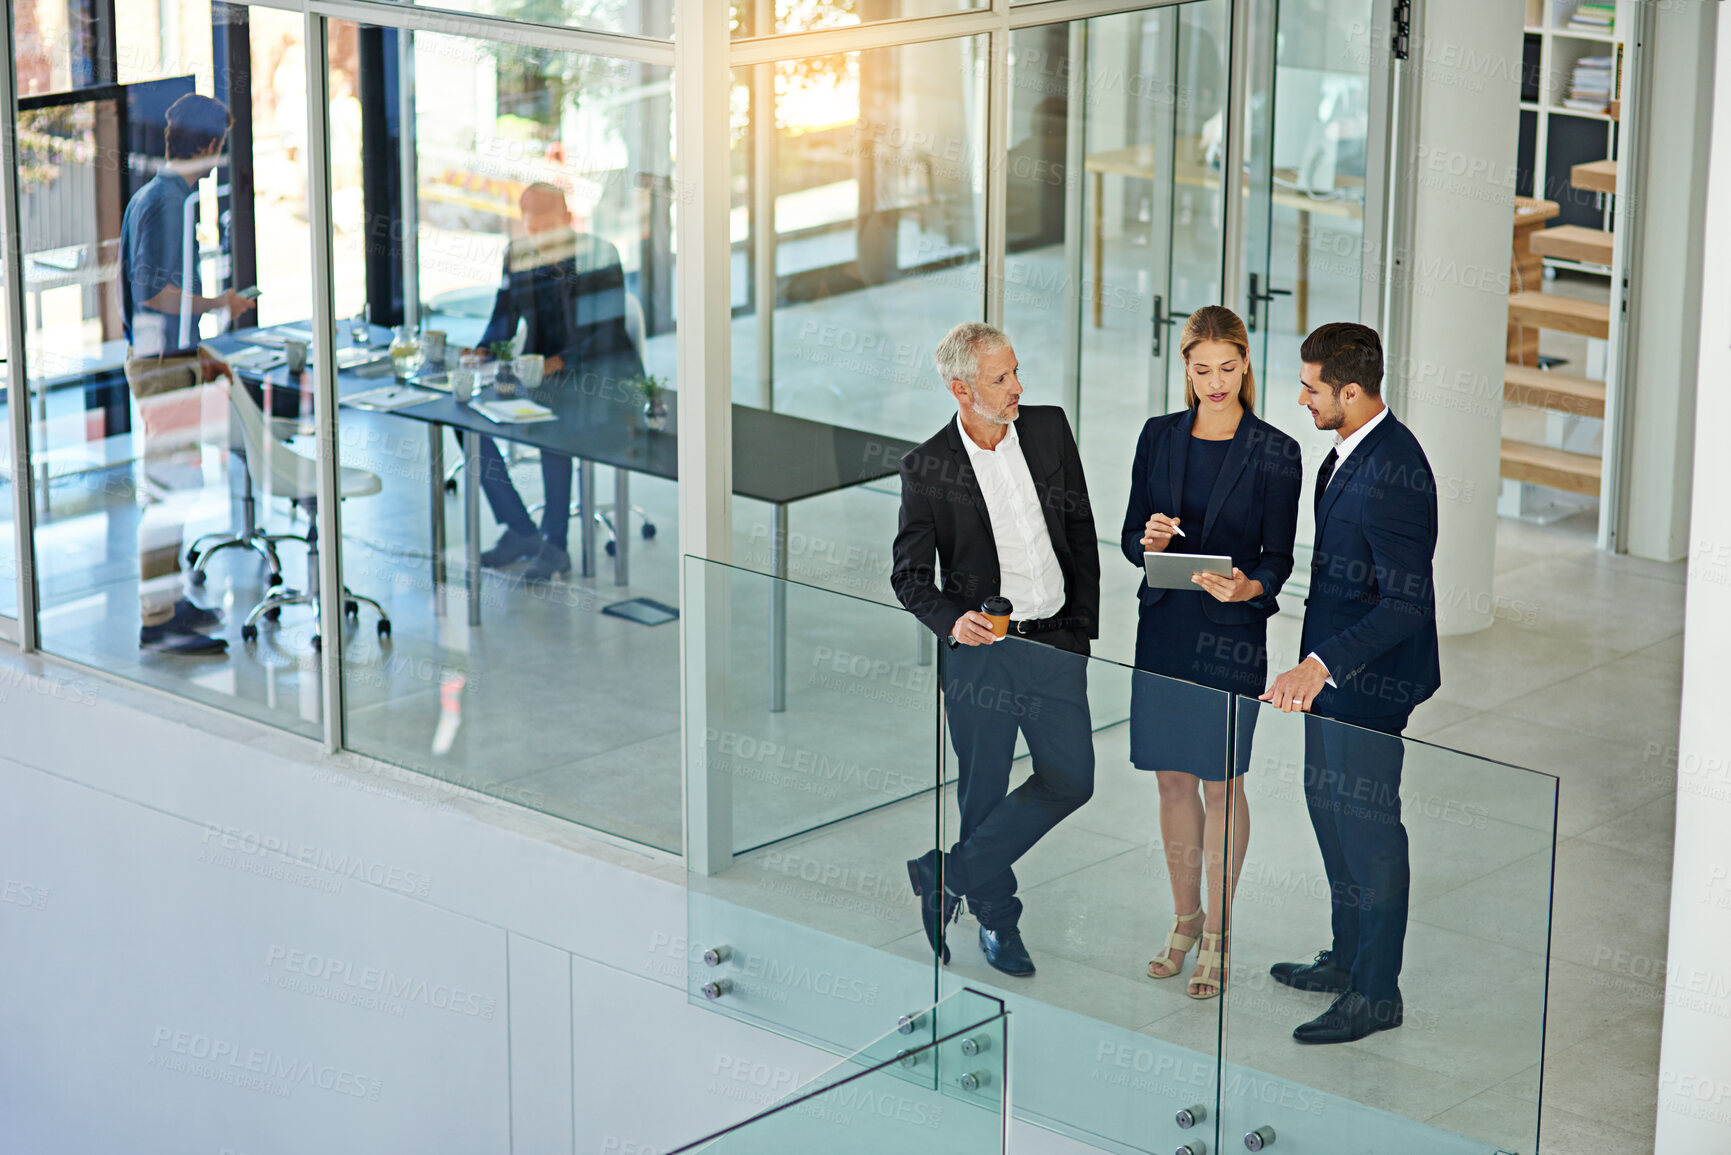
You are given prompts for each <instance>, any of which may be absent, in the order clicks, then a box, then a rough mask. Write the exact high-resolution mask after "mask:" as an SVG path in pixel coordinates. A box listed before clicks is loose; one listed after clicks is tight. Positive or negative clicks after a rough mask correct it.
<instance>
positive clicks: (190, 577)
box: [186, 569, 204, 586]
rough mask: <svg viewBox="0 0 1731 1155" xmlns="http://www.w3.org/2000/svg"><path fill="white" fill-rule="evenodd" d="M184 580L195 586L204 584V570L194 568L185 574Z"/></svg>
mask: <svg viewBox="0 0 1731 1155" xmlns="http://www.w3.org/2000/svg"><path fill="white" fill-rule="evenodd" d="M186 580H187V581H189V582H191V583H192V584H193V585H195V586H201V585H203V584H204V571H203V570H201V569H195V570H193V571H192V572H191V573H189V574H187V575H186Z"/></svg>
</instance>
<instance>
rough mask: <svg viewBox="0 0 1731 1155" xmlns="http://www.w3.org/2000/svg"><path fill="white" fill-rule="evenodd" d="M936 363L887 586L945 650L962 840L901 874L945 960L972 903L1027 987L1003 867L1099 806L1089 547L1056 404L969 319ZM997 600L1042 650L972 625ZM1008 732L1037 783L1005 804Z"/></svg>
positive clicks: (908, 465)
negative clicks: (1027, 384)
mask: <svg viewBox="0 0 1731 1155" xmlns="http://www.w3.org/2000/svg"><path fill="white" fill-rule="evenodd" d="M933 359H934V361H935V362H936V363H937V370H938V375H939V377H941V378H942V379H943V381H944V383H945V384H946V385H947V386H948V388H949V390H950V394H951V396H953V397H954V398H955V400H956V416H955V417H954V418H953V419H952V420H950V421H947V422H945V423H944V427H943V428H942V429H940V430H939V431H938V432H937V433H935V434H934V435H932V436H931V437H930V438H928V439H927V440H926V442H925V443H924V444H923V445H921V446H919V447H918V448H917V449H914V450H912V451H911V452H910V453H908V455H907V456H906V457H904V458H902V462H901V475H902V509H901V520H900V524H899V527H898V529H897V531H896V540H895V568H894V569H893V570H892V571H891V573H890V585H891V586H892V587H894V589H895V592H896V597H897V598H899V599H901V603H902V605H904V606H906V607H907V608H908V610H909V611H911V612H912V613H913V615H914V616H915V617H917V618H918V619H919V620H920V621H921V622H923V623H925V625H926V627H927V628H928V629H930V630H931V631H932V632H933V633H934V634H936V635H938V637H940V638H943V639H944V640H945V643H946V647H947V648H946V649H945V650H944V651H943V653H942V655H941V656H940V658H939V672H940V677H941V680H942V682H943V687H944V707H945V712H946V716H947V718H948V720H949V730H950V741H951V743H952V744H953V745H954V747H955V751H956V766H957V769H956V792H957V804H958V806H959V807H960V810H961V829H960V831H959V834H960V838H959V839H958V840H957V842H956V843H955V845H954V847H953V848H952V849H951V850H950V851H949V852H948V853H947V854H943V855H940V854H939V853H938V851H937V850H935V849H934V850H931V851H928V852H927V853H926V854H925V855H923V856H922V857H920V858H916V859H913V860H911V861H910V862H909V863H908V875H909V880H910V881H911V882H912V884H913V888H914V893H915V894H917V895H918V896H919V897H920V901H921V907H920V910H921V917H922V919H923V920H924V922H925V928H926V936H927V938H928V939H929V940H930V941H931V944H932V948H933V949H934V950H938V951H939V952H940V954H941V955H942V957H943V960H944V961H945V962H948V961H949V953H950V952H949V945H948V944H947V943H944V942H943V941H942V935H943V926H944V925H945V924H946V923H948V922H949V920H950V919H951V918H952V917H954V915H955V912H956V909H957V906H958V904H959V903H960V901H961V899H962V897H963V896H966V898H967V900H968V909H969V910H971V911H973V913H974V916H975V917H976V918H978V919H979V920H980V950H981V953H983V954H984V955H985V957H986V961H987V962H988V963H990V964H991V965H992V966H993V967H996V968H997V969H998V970H1000V971H1002V972H1004V973H1005V974H1010V975H1019V976H1026V975H1031V974H1033V973H1034V963H1033V960H1032V959H1031V958H1029V957H1028V951H1027V948H1026V947H1025V946H1024V945H1023V943H1022V936H1021V932H1020V931H1019V930H1018V929H1017V926H1018V923H1019V921H1020V919H1021V915H1022V900H1021V899H1019V898H1017V897H1016V875H1015V872H1014V871H1012V870H1011V869H1010V867H1011V864H1012V863H1014V862H1015V861H1016V860H1017V859H1018V858H1020V857H1021V856H1022V855H1023V854H1025V853H1027V851H1028V850H1029V849H1031V848H1032V847H1033V845H1034V844H1035V843H1036V842H1038V841H1039V840H1040V839H1041V838H1042V837H1043V836H1045V834H1046V833H1047V832H1049V831H1050V830H1051V829H1052V828H1053V827H1054V826H1056V825H1057V824H1058V823H1059V822H1061V821H1062V820H1063V819H1064V818H1065V817H1066V816H1067V815H1069V814H1071V813H1073V812H1074V811H1075V810H1076V809H1077V808H1078V807H1080V806H1081V805H1082V804H1083V803H1084V802H1087V801H1088V799H1089V797H1090V796H1091V795H1092V794H1093V792H1094V735H1093V727H1092V725H1091V724H1090V722H1089V717H1088V659H1087V653H1088V641H1089V639H1090V638H1093V637H1096V636H1097V635H1098V632H1099V630H1098V625H1097V623H1098V622H1099V619H1100V545H1099V540H1098V538H1097V536H1096V534H1095V532H1094V514H1093V509H1092V507H1091V506H1090V505H1089V502H1088V484H1087V482H1086V481H1085V480H1084V479H1083V476H1082V457H1081V454H1080V453H1078V452H1077V449H1076V438H1075V437H1074V436H1073V435H1072V434H1071V432H1070V422H1069V420H1068V419H1067V418H1066V417H1065V416H1064V411H1063V410H1062V409H1059V408H1058V407H1056V406H1047V405H1030V406H1028V407H1027V409H1026V410H1024V409H1023V408H1022V406H1021V397H1022V382H1021V379H1020V378H1019V377H1018V375H1017V364H1016V352H1015V350H1014V349H1012V348H1011V347H1010V340H1009V338H1008V337H1006V336H1005V335H1004V334H1003V333H1002V332H1001V331H999V330H998V329H995V328H993V327H992V326H990V325H986V324H982V323H980V322H977V321H969V322H964V323H963V324H960V325H957V326H956V327H955V328H954V329H952V330H950V333H949V335H948V336H946V337H945V338H944V339H943V340H942V341H941V342H939V344H938V347H937V350H936V352H935V354H934V357H933ZM994 597H998V598H1004V599H1007V600H1008V601H1009V602H1010V610H1009V618H1010V625H1009V631H1010V633H1012V634H1016V635H1018V636H1019V637H1020V638H1025V639H1027V641H1029V642H1039V643H1041V644H1039V645H1029V644H1027V643H1026V642H1022V641H1010V640H1007V639H1006V640H1000V639H998V638H997V637H996V635H995V634H994V633H993V631H992V621H991V619H990V618H988V617H987V616H986V615H985V614H984V613H982V612H981V606H982V604H983V603H984V602H985V600H986V599H988V598H994ZM1018 731H1019V732H1020V733H1021V734H1022V736H1023V737H1025V738H1026V739H1027V741H1028V752H1029V755H1030V761H1031V762H1032V764H1033V765H1032V768H1033V774H1032V776H1030V777H1029V778H1028V779H1027V780H1026V781H1024V782H1023V783H1022V784H1021V785H1020V786H1018V787H1016V788H1015V789H1014V790H1011V789H1010V788H1009V786H1010V766H1011V763H1012V762H1013V761H1014V760H1015V756H1016V734H1017V732H1018ZM940 868H941V869H940ZM940 875H941V883H940ZM940 891H941V892H942V897H941V898H940Z"/></svg>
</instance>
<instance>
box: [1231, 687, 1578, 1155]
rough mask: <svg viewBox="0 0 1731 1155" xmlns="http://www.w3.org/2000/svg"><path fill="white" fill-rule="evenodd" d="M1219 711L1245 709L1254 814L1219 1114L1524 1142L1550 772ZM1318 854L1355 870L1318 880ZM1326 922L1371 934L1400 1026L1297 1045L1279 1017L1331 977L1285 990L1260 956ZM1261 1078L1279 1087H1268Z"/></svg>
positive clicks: (1529, 1135) (1407, 1136)
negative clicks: (1353, 1038) (1393, 980)
mask: <svg viewBox="0 0 1731 1155" xmlns="http://www.w3.org/2000/svg"><path fill="white" fill-rule="evenodd" d="M1236 708H1237V710H1238V711H1239V715H1240V717H1241V718H1242V717H1244V716H1246V715H1249V716H1252V717H1254V718H1255V726H1254V733H1255V736H1254V740H1253V748H1252V751H1251V754H1250V758H1249V762H1250V772H1249V773H1248V774H1247V775H1246V776H1245V783H1246V786H1247V790H1248V794H1249V805H1250V807H1251V808H1252V809H1253V810H1254V811H1255V813H1256V823H1255V835H1254V838H1253V841H1252V843H1251V847H1250V853H1249V857H1248V859H1247V860H1246V862H1245V867H1244V872H1243V875H1242V878H1241V881H1240V885H1239V893H1238V897H1237V901H1236V902H1234V904H1233V907H1232V922H1231V939H1232V956H1231V966H1232V972H1231V976H1232V977H1231V979H1230V980H1229V982H1228V985H1227V992H1226V1024H1225V1037H1226V1039H1227V1051H1228V1054H1229V1055H1230V1057H1231V1058H1232V1060H1233V1062H1234V1064H1235V1065H1236V1066H1235V1068H1234V1069H1229V1070H1228V1072H1227V1074H1226V1077H1225V1082H1224V1084H1223V1090H1222V1095H1223V1100H1222V1105H1221V1109H1222V1113H1223V1114H1222V1123H1223V1130H1226V1131H1228V1133H1230V1132H1231V1131H1232V1130H1233V1129H1234V1128H1235V1129H1236V1132H1237V1133H1240V1134H1241V1133H1243V1132H1245V1131H1248V1130H1250V1129H1251V1128H1252V1127H1254V1126H1258V1125H1264V1124H1270V1125H1272V1126H1273V1127H1274V1128H1275V1130H1276V1131H1277V1132H1278V1133H1281V1134H1282V1135H1283V1136H1288V1137H1290V1138H1291V1139H1294V1140H1300V1139H1302V1141H1304V1142H1307V1143H1310V1142H1314V1143H1317V1144H1318V1145H1320V1146H1323V1147H1326V1146H1329V1145H1330V1144H1332V1143H1337V1142H1340V1141H1342V1140H1343V1139H1344V1138H1345V1137H1346V1136H1348V1135H1351V1136H1354V1137H1355V1140H1362V1141H1364V1142H1367V1143H1369V1144H1371V1145H1372V1146H1374V1147H1375V1148H1376V1149H1379V1150H1437V1151H1447V1150H1474V1149H1481V1148H1482V1147H1483V1146H1489V1147H1491V1148H1494V1149H1498V1150H1507V1151H1531V1150H1534V1149H1535V1148H1536V1146H1537V1127H1538V1079H1537V1072H1538V1067H1539V1064H1540V1062H1541V1060H1542V1058H1543V1049H1544V1019H1545V993H1546V974H1547V955H1548V952H1549V946H1550V894H1551V879H1552V866H1553V851H1554V844H1555V818H1556V795H1557V781H1556V779H1555V778H1552V777H1550V776H1549V775H1545V774H1537V773H1533V772H1531V771H1525V770H1518V769H1516V768H1514V767H1511V766H1506V765H1502V764H1499V763H1494V762H1488V761H1485V760H1483V759H1480V758H1474V757H1470V756H1468V755H1465V754H1459V753H1456V752H1454V751H1451V750H1444V749H1442V748H1440V747H1436V746H1430V745H1427V744H1425V743H1423V742H1415V741H1411V740H1408V739H1404V738H1401V737H1398V736H1396V735H1392V734H1385V733H1380V732H1377V731H1373V730H1367V729H1363V728H1360V727H1356V726H1349V725H1346V724H1345V723H1342V722H1336V721H1333V720H1330V719H1324V718H1319V717H1315V716H1312V715H1301V714H1283V713H1281V712H1279V711H1277V710H1275V709H1273V708H1272V707H1270V706H1268V705H1267V704H1266V703H1261V702H1257V701H1255V700H1252V699H1247V698H1238V699H1237V700H1236ZM1319 840H1321V841H1322V842H1324V843H1326V845H1323V846H1321V848H1320V857H1319ZM1397 841H1398V843H1399V845H1400V848H1401V850H1403V851H1404V854H1401V855H1398V856H1397V855H1395V854H1394V853H1393V852H1392V851H1391V850H1390V849H1389V848H1390V847H1392V846H1394V845H1395V843H1396V842H1397ZM1336 859H1347V860H1350V861H1351V863H1352V870H1353V872H1354V873H1353V877H1354V878H1355V879H1358V878H1362V879H1365V880H1366V881H1365V882H1364V883H1362V884H1359V883H1354V884H1350V885H1340V884H1339V883H1338V880H1337V881H1334V882H1331V874H1330V873H1329V871H1328V870H1327V869H1325V865H1324V864H1325V863H1328V862H1331V861H1334V860H1336ZM1397 859H1399V860H1398V861H1397ZM1403 868H1404V869H1403ZM1396 916H1398V918H1397V917H1396ZM1397 922H1398V924H1399V927H1398V928H1397V925H1396V924H1397ZM1379 928H1386V929H1379ZM1343 935H1345V936H1349V937H1351V936H1354V935H1357V936H1360V941H1367V940H1370V939H1375V937H1376V936H1377V935H1382V936H1383V938H1384V939H1386V940H1387V941H1386V944H1385V945H1384V946H1383V947H1382V948H1381V954H1382V955H1383V956H1385V957H1387V958H1388V959H1390V960H1391V963H1390V965H1391V966H1392V970H1390V966H1383V970H1384V971H1385V972H1388V973H1389V974H1397V975H1398V984H1397V986H1396V987H1395V991H1394V995H1393V997H1394V998H1396V999H1398V1002H1399V1004H1400V1006H1401V1010H1402V1015H1401V1022H1400V1025H1399V1027H1398V1028H1395V1029H1388V1030H1384V1031H1380V1032H1378V1033H1376V1034H1372V1035H1370V1036H1368V1037H1366V1038H1364V1039H1361V1040H1359V1041H1357V1042H1350V1043H1338V1044H1332V1045H1319V1046H1301V1045H1298V1044H1297V1043H1295V1041H1294V1038H1293V1031H1294V1028H1296V1027H1298V1026H1299V1025H1300V1024H1301V1023H1305V1022H1307V1021H1309V1020H1312V1019H1314V1018H1315V1017H1317V1016H1318V1015H1320V1014H1322V1012H1323V1011H1325V1010H1327V1009H1328V1007H1329V1005H1330V1001H1331V1000H1332V999H1334V997H1335V994H1334V993H1332V992H1330V991H1327V990H1323V991H1307V990H1303V989H1294V988H1293V985H1292V980H1291V979H1290V978H1289V979H1288V980H1286V981H1282V980H1281V979H1280V978H1279V977H1278V976H1275V975H1271V974H1270V967H1271V966H1273V965H1275V964H1280V963H1287V962H1292V961H1298V962H1303V963H1306V964H1309V963H1311V962H1312V958H1311V956H1312V955H1313V954H1314V953H1315V952H1316V951H1317V949H1318V948H1322V949H1325V950H1326V949H1328V948H1329V947H1330V944H1331V940H1332V942H1334V943H1339V942H1341V941H1342V936H1343ZM1390 952H1392V954H1391V953H1390ZM1357 957H1358V958H1359V959H1360V960H1363V959H1364V958H1365V957H1366V951H1365V950H1364V949H1361V950H1360V951H1359V952H1358V956H1357ZM1328 958H1329V961H1331V962H1332V956H1328ZM1469 958H1470V959H1471V960H1473V961H1472V964H1471V968H1470V969H1471V972H1472V973H1471V976H1470V977H1469V976H1467V975H1464V974H1463V973H1462V970H1461V962H1462V960H1463V959H1469ZM1379 965H1381V964H1379ZM1352 973H1353V975H1354V978H1353V979H1352V980H1351V981H1353V982H1354V983H1357V982H1360V981H1363V982H1366V983H1367V984H1369V983H1373V982H1375V981H1377V980H1376V978H1375V977H1374V976H1373V977H1365V978H1360V977H1358V976H1359V971H1358V970H1357V969H1354V970H1353V972H1352ZM1326 978H1327V975H1326V974H1322V973H1320V972H1319V981H1321V980H1323V979H1326ZM1382 981H1385V982H1386V981H1388V979H1387V974H1384V975H1383V978H1382ZM1372 1069H1374V1071H1375V1076H1374V1077H1369V1076H1368V1075H1367V1072H1369V1071H1370V1070H1372ZM1263 1084H1269V1085H1276V1086H1285V1087H1287V1088H1288V1090H1287V1092H1286V1094H1285V1096H1284V1097H1283V1098H1282V1099H1281V1100H1280V1101H1279V1102H1274V1101H1272V1100H1271V1099H1270V1098H1269V1096H1268V1095H1267V1094H1266V1093H1265V1091H1264V1087H1263ZM1462 1136H1465V1137H1466V1139H1470V1140H1472V1141H1474V1143H1476V1144H1477V1145H1478V1146H1474V1145H1473V1143H1467V1142H1466V1140H1463V1139H1462V1138H1461V1137H1462Z"/></svg>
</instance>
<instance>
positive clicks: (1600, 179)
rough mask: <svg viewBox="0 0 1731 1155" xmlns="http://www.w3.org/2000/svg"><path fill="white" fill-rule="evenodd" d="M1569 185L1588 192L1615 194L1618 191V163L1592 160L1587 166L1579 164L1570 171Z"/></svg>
mask: <svg viewBox="0 0 1731 1155" xmlns="http://www.w3.org/2000/svg"><path fill="white" fill-rule="evenodd" d="M1569 183H1570V184H1572V185H1574V186H1575V187H1576V188H1578V189H1585V190H1586V191H1587V192H1602V193H1613V194H1614V193H1615V192H1616V191H1617V162H1616V161H1614V160H1590V161H1588V162H1587V163H1586V164H1577V165H1575V166H1573V167H1572V168H1570V169H1569Z"/></svg>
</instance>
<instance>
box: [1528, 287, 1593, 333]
mask: <svg viewBox="0 0 1731 1155" xmlns="http://www.w3.org/2000/svg"><path fill="white" fill-rule="evenodd" d="M1509 320H1510V321H1512V322H1513V323H1514V324H1517V325H1531V326H1532V327H1533V328H1535V329H1555V330H1556V331H1558V332H1560V333H1577V334H1579V335H1580V336H1582V337H1598V338H1599V339H1601V340H1603V339H1605V338H1608V337H1609V336H1610V335H1611V306H1610V305H1608V304H1604V303H1602V302H1599V301H1580V300H1576V299H1575V298H1574V297H1562V296H1558V295H1557V294H1556V293H1510V294H1509Z"/></svg>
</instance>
